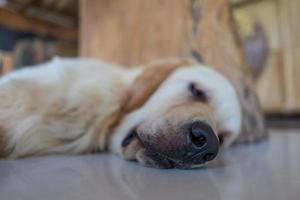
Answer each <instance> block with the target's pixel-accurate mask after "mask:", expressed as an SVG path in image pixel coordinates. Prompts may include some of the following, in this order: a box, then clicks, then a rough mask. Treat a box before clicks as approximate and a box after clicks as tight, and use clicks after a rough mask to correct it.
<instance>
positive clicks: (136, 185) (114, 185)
mask: <svg viewBox="0 0 300 200" xmlns="http://www.w3.org/2000/svg"><path fill="white" fill-rule="evenodd" d="M299 152H300V134H293V133H289V134H276V133H275V134H273V135H272V136H271V138H270V140H269V141H266V142H262V143H259V144H254V145H253V144H251V145H240V146H236V147H234V148H231V149H229V150H227V151H224V152H222V153H221V155H220V156H219V158H218V160H216V161H215V162H214V163H211V164H210V166H209V167H208V168H203V169H198V170H159V169H151V168H145V167H142V166H140V165H138V164H136V163H134V162H126V161H123V160H121V159H119V158H118V157H116V156H111V155H93V156H76V157H67V156H53V157H41V158H30V159H24V160H18V161H0V194H1V199H22V200H26V199H28V200H29V199H30V200H34V199H43V200H45V199H49V200H50V199H51V200H52V199H66V200H67V199H72V200H76V199H101V200H102V199H112V200H117V199H122V200H127V199H134V200H141V199H143V200H144V199H145V200H148V199H149V200H150V199H151V200H153V199H166V200H168V199H172V200H174V199H180V200H181V199H198V200H199V199H206V200H219V199H220V200H223V199H224V200H226V199H230V200H232V199H239V200H240V199H264V200H268V199H270V200H271V199H272V200H275V199H289V200H293V199H295V200H296V199H297V200H298V199H299V196H300V191H299V187H300V174H299V171H300V168H299V166H300V161H299V160H300V159H299V158H300V157H299Z"/></svg>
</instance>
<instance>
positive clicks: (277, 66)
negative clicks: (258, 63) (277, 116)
mask: <svg viewBox="0 0 300 200" xmlns="http://www.w3.org/2000/svg"><path fill="white" fill-rule="evenodd" d="M278 9H279V7H278V4H277V3H276V2H275V1H260V2H256V3H253V4H247V5H246V6H243V7H241V8H239V9H237V10H236V12H243V13H245V14H247V15H248V16H249V17H251V18H252V19H253V20H254V21H257V22H259V23H261V24H262V26H263V28H264V30H265V32H266V34H267V38H268V44H269V56H268V60H267V63H266V66H265V69H264V71H263V73H262V75H261V77H260V78H259V80H258V82H257V83H256V86H257V90H258V94H259V98H260V100H261V102H262V105H263V108H264V110H265V111H267V112H280V111H282V109H283V106H284V95H285V93H284V75H283V65H282V64H283V63H282V47H281V43H280V26H279V18H278Z"/></svg>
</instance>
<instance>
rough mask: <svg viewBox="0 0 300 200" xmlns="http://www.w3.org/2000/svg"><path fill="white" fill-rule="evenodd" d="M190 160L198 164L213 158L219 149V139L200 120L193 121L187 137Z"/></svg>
mask: <svg viewBox="0 0 300 200" xmlns="http://www.w3.org/2000/svg"><path fill="white" fill-rule="evenodd" d="M188 143H189V146H190V148H189V151H190V152H189V155H191V154H192V156H191V157H190V158H191V160H190V161H191V162H193V163H195V164H198V163H204V162H207V161H210V160H213V159H214V158H215V157H216V156H217V154H218V151H219V139H218V137H217V135H216V134H215V133H214V131H213V129H212V128H211V127H210V126H209V125H208V124H206V123H204V122H201V121H196V122H193V123H192V125H191V128H190V135H189V139H188Z"/></svg>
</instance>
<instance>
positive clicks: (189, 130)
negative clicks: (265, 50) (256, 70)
mask: <svg viewBox="0 0 300 200" xmlns="http://www.w3.org/2000/svg"><path fill="white" fill-rule="evenodd" d="M238 88H240V87H239V86H236V85H234V84H233V83H232V81H230V80H229V79H228V78H227V77H225V76H224V75H222V74H221V73H219V72H217V71H216V70H214V69H212V68H210V67H207V66H204V65H202V64H199V63H196V62H195V61H192V60H189V59H166V60H160V61H157V62H154V63H150V64H148V65H145V66H139V67H136V68H131V69H125V68H122V67H120V66H116V65H113V64H108V63H105V62H101V61H95V60H90V59H66V58H65V59H60V58H56V59H54V60H52V61H50V62H48V63H45V64H42V65H39V66H36V67H30V68H25V69H22V70H19V71H15V72H12V73H10V74H8V75H6V76H4V77H2V78H1V79H0V156H1V157H2V158H20V157H27V156H34V155H45V154H82V153H92V152H102V151H111V152H114V153H116V154H118V155H119V156H120V157H122V158H124V159H128V160H137V161H138V162H140V163H142V164H143V165H146V166H152V167H159V168H173V167H176V168H194V167H198V166H201V165H202V164H204V163H206V162H208V161H211V160H213V159H214V158H215V157H216V155H217V154H218V151H219V149H220V147H228V146H229V145H231V144H232V143H234V142H235V141H238V140H239V138H241V139H240V141H242V140H245V138H244V139H243V137H241V135H243V134H242V133H243V132H247V133H248V134H246V135H248V136H247V137H246V141H250V140H254V139H260V138H262V137H264V136H265V130H264V123H263V118H262V115H261V112H260V109H259V106H257V105H258V104H257V101H256V98H255V95H254V94H253V92H252V90H249V88H246V89H247V91H246V95H247V96H254V102H255V103H254V104H253V105H254V106H255V107H253V106H252V108H250V109H249V108H246V107H247V106H248V105H250V104H249V102H247V101H248V100H247V99H246V100H245V99H244V97H241V95H240V93H239V92H238V91H239V89H238ZM247 98H249V97H247ZM249 99H250V100H249V101H251V102H252V100H251V98H249ZM248 122H250V125H248V129H249V127H250V129H249V130H248V129H247V130H248V131H247V130H246V129H245V127H246V126H247V123H248ZM251 131H254V132H255V134H249V132H251ZM244 135H245V134H244ZM249 135H250V136H251V137H249ZM253 135H254V136H253ZM249 138H250V139H249ZM251 138H254V139H251Z"/></svg>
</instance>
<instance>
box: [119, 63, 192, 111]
mask: <svg viewBox="0 0 300 200" xmlns="http://www.w3.org/2000/svg"><path fill="white" fill-rule="evenodd" d="M195 63H196V62H195V61H193V60H191V59H180V60H176V61H169V62H168V61H166V62H163V63H162V62H161V63H156V64H150V65H149V66H147V67H146V68H145V69H144V71H143V72H142V74H141V75H139V76H138V77H137V78H136V79H135V81H134V83H133V84H132V87H131V88H130V90H129V94H128V99H127V101H126V103H125V106H124V111H126V112H130V111H133V110H135V109H137V108H139V107H141V106H142V105H143V104H144V103H145V102H146V101H147V99H148V98H149V97H150V96H151V95H152V94H153V93H154V92H155V91H156V90H157V88H158V87H159V86H160V84H161V83H162V82H163V81H164V80H166V78H167V77H168V76H169V75H170V74H171V73H172V72H174V71H175V70H176V69H178V68H180V67H187V66H190V65H192V64H195Z"/></svg>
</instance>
